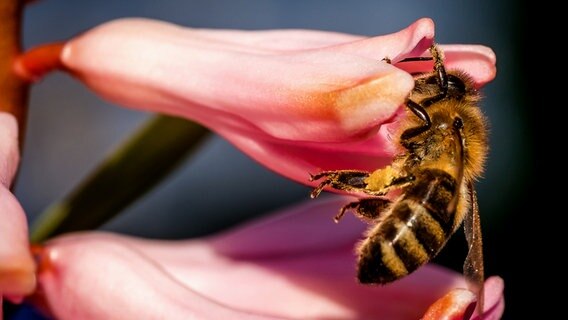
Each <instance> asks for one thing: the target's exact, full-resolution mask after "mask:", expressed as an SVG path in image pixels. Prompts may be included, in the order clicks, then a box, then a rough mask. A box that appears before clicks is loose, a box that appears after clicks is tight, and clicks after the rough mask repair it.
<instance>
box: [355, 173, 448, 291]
mask: <svg viewBox="0 0 568 320" xmlns="http://www.w3.org/2000/svg"><path fill="white" fill-rule="evenodd" d="M428 171H434V172H420V173H419V174H420V175H424V176H422V177H420V178H422V179H417V182H416V183H415V184H413V185H412V186H410V187H409V188H408V189H406V190H405V195H404V196H403V198H402V199H401V200H399V201H398V202H396V203H394V204H393V205H392V206H391V209H390V212H388V213H387V214H386V216H385V219H384V220H383V221H381V222H380V223H379V224H378V225H377V226H375V227H374V228H373V229H372V230H371V231H370V232H369V237H368V238H367V239H366V240H365V241H364V242H363V243H362V245H361V247H360V256H359V264H358V278H359V281H360V282H362V283H381V284H385V283H389V282H392V281H394V280H397V279H399V278H402V277H404V276H405V275H407V274H409V273H411V272H413V271H414V270H416V269H418V267H420V266H422V265H423V264H425V263H427V262H428V261H429V260H430V259H432V258H433V257H434V256H435V255H436V254H437V253H438V252H439V251H440V249H441V248H442V247H443V246H444V244H445V242H446V239H447V238H448V237H449V236H450V234H451V233H452V232H453V220H454V219H453V216H454V214H453V213H449V212H446V211H447V208H448V204H449V202H450V201H451V199H452V197H453V193H454V192H455V180H454V179H453V178H452V177H451V176H450V175H448V174H447V173H445V172H443V171H441V170H428ZM426 176H427V177H428V178H429V179H424V178H426Z"/></svg>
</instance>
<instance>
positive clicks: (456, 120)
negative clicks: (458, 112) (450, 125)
mask: <svg viewBox="0 0 568 320" xmlns="http://www.w3.org/2000/svg"><path fill="white" fill-rule="evenodd" d="M454 128H456V129H461V128H463V121H462V119H461V118H460V117H456V118H454Z"/></svg>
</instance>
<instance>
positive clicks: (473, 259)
mask: <svg viewBox="0 0 568 320" xmlns="http://www.w3.org/2000/svg"><path fill="white" fill-rule="evenodd" d="M468 189H469V194H470V197H471V199H470V200H471V210H470V212H469V213H468V214H467V215H466V216H465V219H464V231H465V237H466V239H467V243H468V247H469V250H468V253H467V257H466V258H465V262H464V265H463V273H464V276H465V278H466V280H467V282H468V285H469V286H470V289H472V291H474V292H477V296H478V303H477V307H478V310H480V311H481V310H483V281H484V279H485V278H484V270H483V241H482V239H481V220H480V218H479V206H478V204H477V193H476V192H475V189H474V188H473V183H471V182H470V183H469V185H468Z"/></svg>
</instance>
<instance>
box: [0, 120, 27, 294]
mask: <svg viewBox="0 0 568 320" xmlns="http://www.w3.org/2000/svg"><path fill="white" fill-rule="evenodd" d="M18 162H19V151H18V126H17V123H16V120H15V118H14V117H13V116H12V115H10V114H8V113H3V112H1V113H0V297H1V296H4V297H8V298H9V299H11V300H14V301H17V300H20V299H21V297H22V296H23V295H25V294H29V293H31V292H32V291H33V290H34V288H35V266H34V262H33V259H32V257H31V254H30V253H29V242H28V228H27V222H26V216H25V214H24V211H23V209H22V207H21V206H20V204H19V203H18V201H17V200H16V198H15V197H14V195H13V194H12V193H11V192H10V190H9V188H10V185H11V182H12V179H13V178H14V174H15V173H16V169H17V166H18Z"/></svg>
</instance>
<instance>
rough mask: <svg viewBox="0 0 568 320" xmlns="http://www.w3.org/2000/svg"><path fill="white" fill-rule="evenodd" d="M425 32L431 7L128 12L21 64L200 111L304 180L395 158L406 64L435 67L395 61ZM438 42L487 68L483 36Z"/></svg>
mask: <svg viewBox="0 0 568 320" xmlns="http://www.w3.org/2000/svg"><path fill="white" fill-rule="evenodd" d="M433 38H434V24H433V22H432V21H431V20H429V19H421V20H418V21H417V22H415V23H413V24H412V25H410V26H409V27H408V28H406V29H404V30H402V31H400V32H397V33H394V34H390V35H386V36H379V37H373V38H366V37H361V36H354V35H347V34H340V33H333V32H323V31H309V30H274V31H235V30H203V29H189V28H182V27H179V26H176V25H172V24H169V23H164V22H157V21H151V20H143V19H125V20H118V21H113V22H110V23H106V24H103V25H101V26H99V27H97V28H95V29H92V30H90V31H87V32H86V33H84V34H82V35H80V36H78V37H77V38H75V39H72V40H71V41H69V42H67V43H65V44H64V45H60V46H57V45H55V46H47V47H40V48H38V49H36V51H34V50H32V51H31V52H30V53H28V54H27V55H24V56H23V57H22V59H20V61H19V64H18V70H19V71H20V73H21V74H23V75H26V76H27V77H28V78H31V79H35V78H38V77H40V76H41V75H42V74H43V73H45V72H46V71H48V70H49V69H51V68H53V67H61V68H64V69H65V70H67V71H68V72H70V73H71V74H73V75H74V76H75V77H77V78H78V79H80V80H81V81H83V82H84V83H85V84H86V85H87V86H89V87H90V88H91V89H92V90H93V91H95V92H96V93H98V94H99V95H100V96H101V97H103V98H105V99H108V100H110V101H112V102H115V103H117V104H120V105H124V106H128V107H132V108H136V109H142V110H150V111H154V112H159V113H168V114H173V115H179V116H182V117H187V118H190V119H193V120H195V121H198V122H200V123H202V124H204V125H205V126H207V127H209V128H211V129H213V130H215V131H216V132H217V133H218V134H220V135H222V136H223V137H225V138H226V139H227V140H229V141H231V142H232V143H233V144H234V145H236V146H237V147H239V148H240V149H241V150H242V151H243V152H245V153H247V154H248V155H250V156H251V157H253V158H254V159H256V160H258V161H259V162H260V163H262V164H263V165H264V166H266V167H268V168H270V169H272V170H274V171H276V172H278V173H279V174H281V175H284V176H286V177H289V178H291V179H294V180H296V181H298V182H301V183H307V173H308V172H313V173H315V172H318V171H320V170H328V169H341V168H346V169H368V170H372V169H376V168H378V167H380V166H383V165H385V164H387V163H389V162H390V161H391V159H392V156H393V153H394V152H395V150H394V147H393V146H392V143H391V142H390V139H389V125H390V124H392V123H393V122H395V121H394V119H395V117H396V116H397V111H398V110H399V109H400V108H401V106H402V104H403V103H404V101H405V99H406V97H407V96H408V94H409V92H410V90H411V89H412V87H413V86H414V81H413V78H412V76H411V75H410V74H409V73H408V72H417V71H431V69H432V66H431V64H429V63H402V64H397V63H396V62H397V61H400V60H401V59H404V58H406V57H416V56H420V55H426V54H428V53H427V49H428V48H429V47H430V45H431V44H432V42H433ZM442 48H443V49H444V50H445V55H446V57H447V59H446V65H447V66H448V68H459V69H463V70H467V71H468V73H469V74H470V75H471V76H472V77H473V78H474V79H475V81H476V83H477V84H478V85H479V86H481V85H483V84H484V83H486V82H488V81H490V80H492V79H493V78H494V76H495V55H494V54H493V52H492V51H491V50H490V49H489V48H487V47H483V46H474V45H451V46H442ZM385 57H388V58H390V59H391V60H392V61H393V62H394V65H390V64H387V63H386V62H384V61H381V60H382V59H384V58H385ZM401 68H404V69H401ZM395 125H396V124H395Z"/></svg>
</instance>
